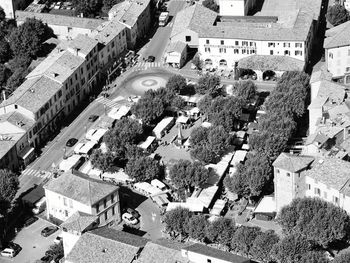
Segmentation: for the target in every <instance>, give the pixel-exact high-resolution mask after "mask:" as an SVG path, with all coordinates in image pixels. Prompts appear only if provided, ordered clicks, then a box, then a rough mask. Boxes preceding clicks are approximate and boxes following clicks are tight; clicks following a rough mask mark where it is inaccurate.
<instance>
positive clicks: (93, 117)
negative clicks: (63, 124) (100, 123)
mask: <svg viewBox="0 0 350 263" xmlns="http://www.w3.org/2000/svg"><path fill="white" fill-rule="evenodd" d="M97 119H98V116H97V115H91V116H90V117H89V122H94V121H96V120H97Z"/></svg>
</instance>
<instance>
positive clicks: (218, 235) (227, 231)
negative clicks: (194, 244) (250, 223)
mask: <svg viewBox="0 0 350 263" xmlns="http://www.w3.org/2000/svg"><path fill="white" fill-rule="evenodd" d="M235 231H236V226H235V222H234V220H233V219H229V218H225V217H219V218H218V219H216V220H215V221H214V222H212V223H211V224H210V225H209V226H208V230H207V238H208V239H209V240H210V241H211V242H213V243H218V244H220V245H224V246H228V247H230V246H231V240H232V238H233V235H234V233H235Z"/></svg>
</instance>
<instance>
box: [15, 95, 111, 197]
mask: <svg viewBox="0 0 350 263" xmlns="http://www.w3.org/2000/svg"><path fill="white" fill-rule="evenodd" d="M104 111H105V109H104V106H103V105H102V104H100V103H98V102H96V101H94V102H92V103H91V104H90V105H89V106H88V107H87V108H86V109H85V110H84V111H83V112H82V113H81V114H80V115H79V116H78V117H77V118H76V119H75V120H74V121H73V122H72V123H71V124H70V125H69V126H68V127H64V128H63V129H62V130H61V132H60V133H59V134H58V135H57V137H55V138H54V139H53V140H52V141H50V142H49V143H48V144H47V145H46V147H45V148H44V149H43V153H42V154H41V155H40V156H39V157H38V158H37V159H36V160H35V161H34V162H33V163H31V164H30V165H29V166H28V167H27V168H26V169H25V170H24V171H23V172H22V174H21V175H20V177H19V182H20V185H19V187H20V189H19V191H18V193H17V196H19V195H20V194H21V193H23V192H25V191H26V190H28V189H29V188H31V187H32V186H33V185H34V184H40V183H42V182H43V181H44V180H45V179H46V178H45V176H44V175H41V174H40V171H50V169H51V167H52V164H55V165H58V164H59V162H60V161H61V160H62V159H63V155H64V147H65V145H66V142H67V140H68V139H69V138H77V139H79V140H81V139H82V138H83V137H84V135H85V132H86V130H88V129H89V128H91V127H92V126H93V125H95V123H91V122H88V118H89V116H90V115H98V116H102V115H103V114H104ZM97 121H98V120H97ZM97 121H96V122H97ZM66 149H67V152H66V154H67V155H69V154H70V153H71V152H72V151H73V149H74V146H73V147H72V148H66Z"/></svg>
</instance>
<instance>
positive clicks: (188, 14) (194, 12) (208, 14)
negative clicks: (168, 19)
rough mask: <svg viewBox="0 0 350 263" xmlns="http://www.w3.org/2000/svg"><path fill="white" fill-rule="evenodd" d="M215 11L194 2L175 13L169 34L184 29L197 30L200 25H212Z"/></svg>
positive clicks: (180, 31) (215, 16) (173, 34)
mask: <svg viewBox="0 0 350 263" xmlns="http://www.w3.org/2000/svg"><path fill="white" fill-rule="evenodd" d="M217 15H218V14H217V13H216V12H214V11H211V10H210V9H208V8H206V7H204V6H203V5H201V4H197V3H196V4H194V5H192V6H191V7H188V8H185V9H183V10H181V11H180V12H178V13H177V15H176V17H175V21H174V26H173V30H172V32H171V36H175V35H177V34H179V33H182V32H183V31H184V30H185V29H187V28H188V29H190V30H194V31H197V32H198V31H199V30H200V27H205V26H212V25H213V24H214V22H215V20H216V18H217Z"/></svg>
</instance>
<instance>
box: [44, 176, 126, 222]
mask: <svg viewBox="0 0 350 263" xmlns="http://www.w3.org/2000/svg"><path fill="white" fill-rule="evenodd" d="M44 189H45V196H46V206H47V214H46V216H47V218H48V219H50V218H53V219H57V220H60V221H63V222H64V221H66V220H67V219H68V218H69V217H71V216H72V215H73V214H74V213H76V212H81V213H84V214H87V215H91V216H96V217H97V225H100V226H103V225H106V224H108V223H110V222H112V221H115V222H119V221H120V218H121V214H120V200H119V188H118V187H117V186H115V185H112V184H107V183H105V182H102V181H101V180H95V179H92V178H89V177H87V176H86V175H84V174H72V173H71V172H66V173H64V174H63V175H61V176H59V177H58V178H56V179H53V180H51V181H50V182H49V183H48V184H46V185H45V186H44Z"/></svg>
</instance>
